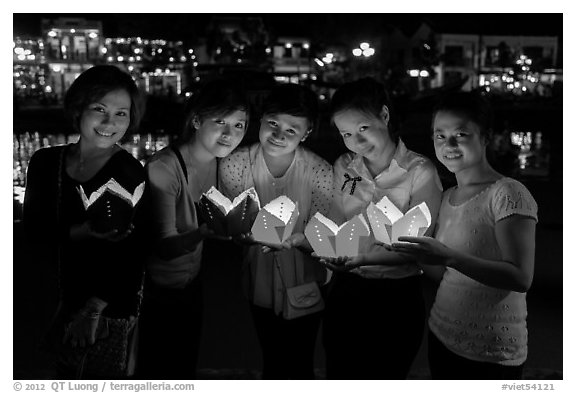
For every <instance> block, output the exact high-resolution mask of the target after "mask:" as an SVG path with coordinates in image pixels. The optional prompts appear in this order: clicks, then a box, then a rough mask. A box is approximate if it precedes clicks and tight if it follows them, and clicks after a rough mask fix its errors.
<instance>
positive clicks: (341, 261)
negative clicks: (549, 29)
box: [311, 252, 356, 272]
mask: <svg viewBox="0 0 576 393" xmlns="http://www.w3.org/2000/svg"><path fill="white" fill-rule="evenodd" d="M311 255H312V257H313V258H316V259H317V260H318V262H320V263H321V264H323V265H324V266H325V267H326V268H328V269H330V270H332V271H335V272H348V271H350V270H352V269H354V268H355V267H356V266H351V265H349V263H350V262H352V261H353V258H351V257H321V256H318V254H316V253H315V252H313V253H312V254H311Z"/></svg>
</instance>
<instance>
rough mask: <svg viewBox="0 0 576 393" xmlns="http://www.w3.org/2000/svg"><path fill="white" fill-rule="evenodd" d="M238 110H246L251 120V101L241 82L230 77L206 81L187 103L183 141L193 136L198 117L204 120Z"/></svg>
mask: <svg viewBox="0 0 576 393" xmlns="http://www.w3.org/2000/svg"><path fill="white" fill-rule="evenodd" d="M237 110H242V111H245V112H246V115H247V120H249V114H250V103H249V101H248V96H247V94H246V92H245V90H244V88H243V87H242V86H241V85H240V84H238V83H236V82H234V81H232V80H229V79H215V80H212V81H209V82H207V83H205V84H204V85H203V86H202V87H201V88H200V90H199V91H198V92H197V93H195V94H193V95H192V97H190V99H189V100H188V102H187V103H186V107H185V109H184V129H183V130H182V140H183V142H185V141H187V140H189V139H190V137H191V136H192V131H193V130H194V126H193V124H192V123H193V121H194V119H196V118H197V119H198V120H199V121H200V122H202V121H204V119H206V118H208V117H214V116H216V117H219V116H227V115H229V114H230V113H232V112H234V111H237ZM246 129H248V123H246Z"/></svg>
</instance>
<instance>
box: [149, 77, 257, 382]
mask: <svg viewBox="0 0 576 393" xmlns="http://www.w3.org/2000/svg"><path fill="white" fill-rule="evenodd" d="M248 115H249V103H248V100H247V97H246V94H245V92H244V91H243V89H241V88H240V87H239V86H238V85H236V84H234V83H232V82H230V81H225V80H216V81H212V82H209V83H208V84H206V85H205V86H204V87H203V88H202V89H201V90H200V91H199V92H198V93H196V94H195V95H194V96H192V98H191V99H190V101H189V102H188V104H187V107H186V113H185V126H184V132H183V136H182V138H181V140H180V141H179V142H178V143H176V144H174V145H171V146H169V147H167V148H165V149H163V150H161V151H160V152H158V153H157V154H155V155H154V156H153V157H152V158H151V159H150V161H149V162H148V164H147V165H146V174H147V177H148V179H147V180H148V191H149V192H148V194H147V195H146V197H147V200H146V203H147V204H148V206H147V207H148V212H149V215H150V217H149V218H148V220H149V221H148V223H147V227H148V229H149V230H148V235H149V237H150V240H151V243H152V244H154V252H152V253H151V254H150V255H149V256H148V258H147V261H146V267H147V283H146V287H145V290H146V293H145V297H144V305H143V310H142V329H141V336H140V343H141V349H140V369H139V374H140V376H141V377H142V378H143V379H194V378H195V377H196V363H197V358H198V350H199V345H200V334H201V326H202V292H201V284H200V277H199V273H200V262H201V257H202V244H203V239H204V238H206V237H207V236H211V235H212V234H213V232H212V231H211V230H209V229H207V227H206V225H204V224H203V225H200V224H199V222H198V221H199V220H198V216H197V209H196V205H195V204H196V203H197V202H198V201H199V200H200V197H201V195H202V194H203V193H205V192H206V191H208V190H209V189H210V188H211V187H212V186H216V187H217V186H218V183H219V181H218V161H219V159H221V158H223V157H226V156H227V155H229V154H230V153H231V152H232V151H233V150H234V149H235V148H236V147H237V146H238V144H239V143H240V141H241V140H242V138H243V137H244V135H245V133H246V128H247V124H248V117H249V116H248Z"/></svg>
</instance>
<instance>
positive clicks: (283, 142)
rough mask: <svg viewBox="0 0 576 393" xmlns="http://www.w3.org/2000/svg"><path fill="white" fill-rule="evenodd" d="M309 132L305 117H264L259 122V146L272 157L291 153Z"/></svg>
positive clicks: (271, 115)
mask: <svg viewBox="0 0 576 393" xmlns="http://www.w3.org/2000/svg"><path fill="white" fill-rule="evenodd" d="M309 132H310V124H309V123H308V120H307V119H306V118H305V117H301V116H293V115H288V114H284V113H280V114H267V115H264V117H263V118H262V121H261V122H260V134H259V138H260V144H261V145H262V149H263V150H264V152H265V153H266V154H268V155H270V156H273V157H279V156H284V155H287V154H290V153H292V152H293V151H294V150H296V147H298V144H299V143H300V142H302V140H303V139H304V138H305V137H306V136H307V135H308V133H309Z"/></svg>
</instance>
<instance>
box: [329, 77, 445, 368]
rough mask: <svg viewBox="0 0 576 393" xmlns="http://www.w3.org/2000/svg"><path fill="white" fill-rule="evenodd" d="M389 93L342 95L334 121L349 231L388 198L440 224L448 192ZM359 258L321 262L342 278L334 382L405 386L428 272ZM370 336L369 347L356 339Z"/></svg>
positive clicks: (334, 298) (365, 83) (333, 328)
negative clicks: (408, 141) (400, 129)
mask: <svg viewBox="0 0 576 393" xmlns="http://www.w3.org/2000/svg"><path fill="white" fill-rule="evenodd" d="M390 104H391V103H390V100H389V98H388V95H387V93H386V90H385V88H384V86H383V85H382V84H380V83H378V82H377V81H375V80H374V79H371V78H365V79H361V80H357V81H355V82H351V83H348V84H345V85H343V86H342V87H340V88H339V89H338V90H337V91H336V93H335V94H334V96H333V98H332V102H331V113H332V121H333V123H334V125H335V126H336V128H337V129H338V131H339V132H340V135H341V136H342V138H343V140H344V144H345V145H346V147H348V149H350V150H351V152H349V153H345V154H344V155H342V156H341V157H340V158H338V159H337V160H336V162H335V163H334V182H335V185H334V187H335V189H334V202H333V204H332V209H331V212H330V215H329V217H330V218H331V219H332V220H333V221H335V222H336V223H337V224H341V223H343V222H344V221H346V220H349V219H351V218H352V217H354V216H356V215H358V214H360V213H362V214H364V213H365V212H366V208H367V207H368V205H369V204H370V203H371V202H373V203H377V202H379V201H380V200H381V199H382V198H383V197H388V199H389V200H390V201H391V202H392V203H394V205H395V206H396V207H397V208H398V209H399V210H400V211H401V212H402V213H406V212H407V211H408V210H409V209H410V208H412V207H414V206H417V205H419V204H420V203H421V202H426V204H427V206H428V209H429V210H430V213H431V218H432V222H431V225H430V229H429V231H431V229H432V228H433V226H434V221H435V218H436V215H437V213H438V208H439V206H440V199H441V193H442V186H441V183H440V179H439V177H438V174H437V172H436V168H435V167H434V164H433V163H432V162H431V161H430V160H428V159H427V158H425V157H423V156H421V155H419V154H416V153H414V152H412V151H410V150H408V149H407V148H406V146H405V145H404V143H403V142H402V140H400V139H399V138H398V136H397V135H395V134H394V132H393V128H392V127H391V124H390V122H391V120H392V119H393V113H392V111H391V105H390ZM369 244H370V245H369V246H365V247H364V248H363V249H361V250H359V256H358V257H355V258H352V259H350V258H343V259H342V258H338V259H327V258H323V259H321V261H322V262H324V264H325V265H326V266H328V267H329V268H331V269H332V270H334V271H335V272H336V273H335V274H334V277H333V279H332V283H331V285H332V287H331V288H330V290H329V297H328V299H327V302H326V312H325V316H324V327H323V333H324V346H325V349H326V367H327V377H328V378H329V379H404V378H406V376H407V374H408V371H409V370H410V366H411V364H412V361H413V359H414V357H415V356H416V353H417V352H418V349H419V347H420V343H421V339H422V333H423V329H424V313H425V310H424V301H423V298H422V293H421V288H420V275H421V270H420V268H419V267H418V266H417V264H416V260H415V258H410V257H406V256H404V255H401V254H399V253H395V252H392V251H388V250H387V249H385V248H384V247H381V246H379V245H378V244H376V242H375V240H374V237H373V234H372V235H371V241H370V242H369ZM364 333H367V337H369V338H368V340H369V342H358V341H356V340H351V339H350V336H353V337H358V335H361V334H364Z"/></svg>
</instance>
